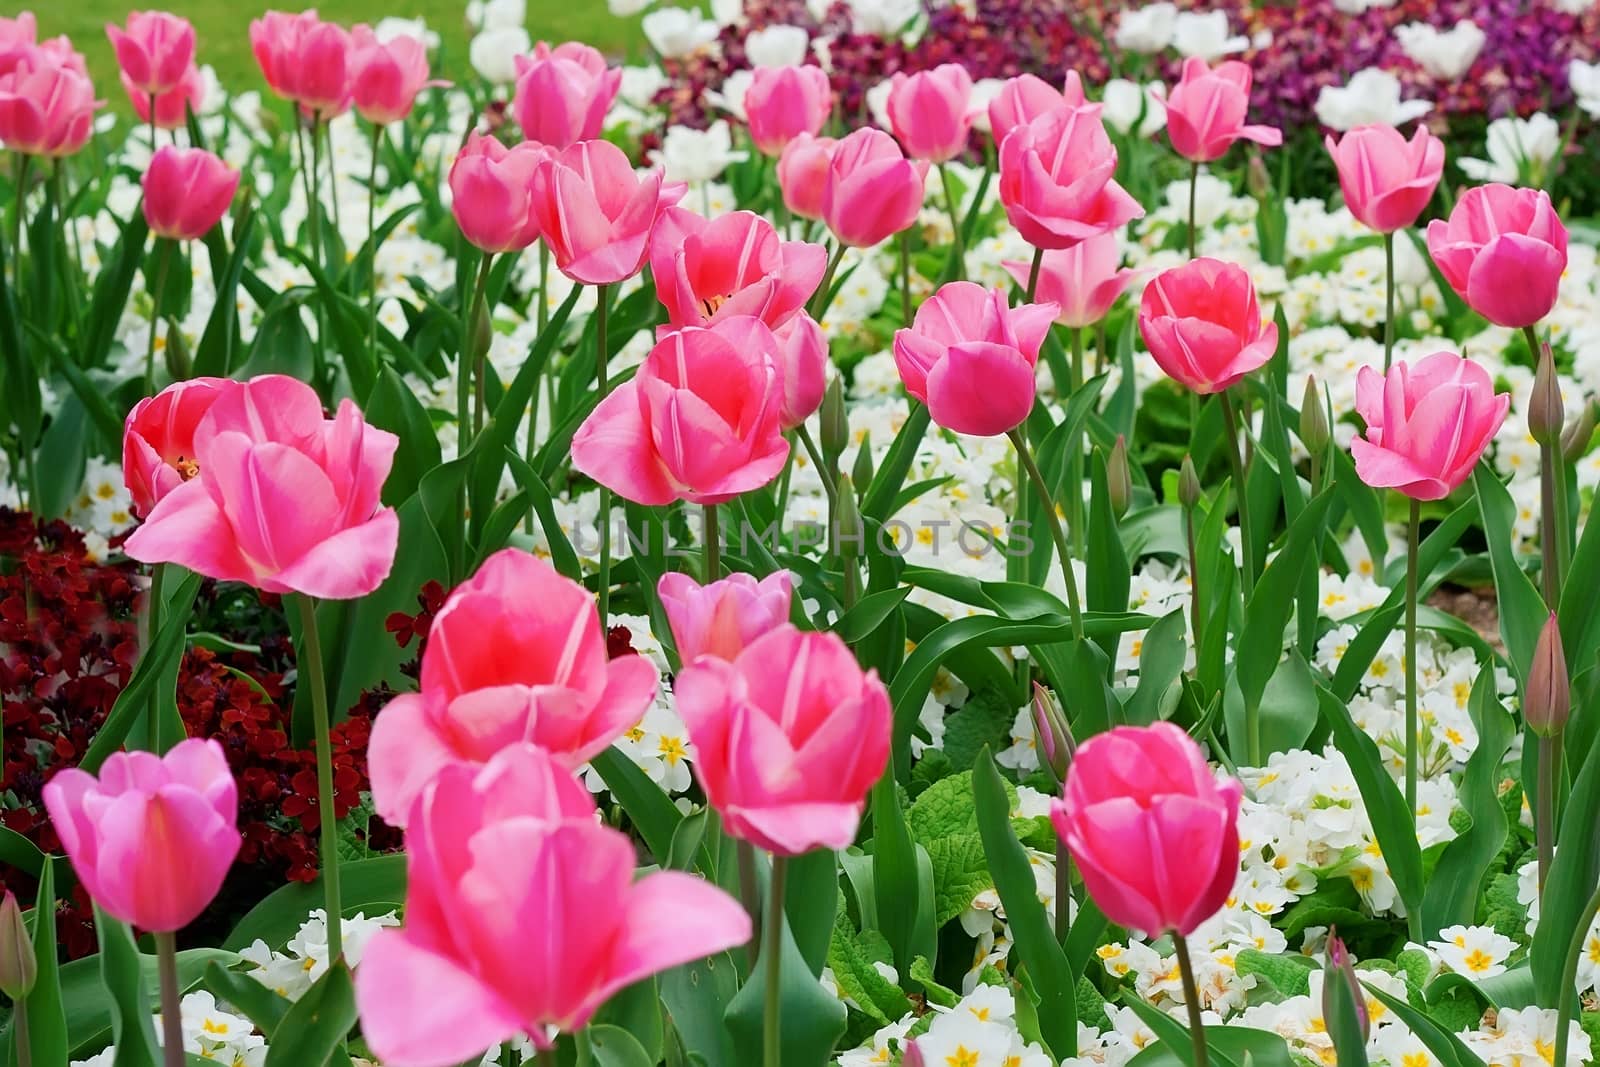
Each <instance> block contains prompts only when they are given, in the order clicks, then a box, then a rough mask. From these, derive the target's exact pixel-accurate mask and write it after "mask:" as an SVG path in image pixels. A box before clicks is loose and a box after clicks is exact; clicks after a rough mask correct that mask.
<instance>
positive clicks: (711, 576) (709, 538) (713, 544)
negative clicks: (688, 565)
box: [701, 504, 722, 585]
mask: <svg viewBox="0 0 1600 1067" xmlns="http://www.w3.org/2000/svg"><path fill="white" fill-rule="evenodd" d="M701 511H702V514H704V515H705V519H706V521H705V529H704V531H703V533H704V536H705V541H706V543H705V544H704V545H702V546H701V547H702V548H704V549H705V565H706V572H705V573H706V579H705V580H706V584H707V585H710V584H711V583H712V582H714V581H716V580H717V579H718V578H721V577H722V530H721V529H720V528H719V527H718V526H717V506H716V505H715V504H707V505H705V506H704V507H703V508H702V509H701Z"/></svg>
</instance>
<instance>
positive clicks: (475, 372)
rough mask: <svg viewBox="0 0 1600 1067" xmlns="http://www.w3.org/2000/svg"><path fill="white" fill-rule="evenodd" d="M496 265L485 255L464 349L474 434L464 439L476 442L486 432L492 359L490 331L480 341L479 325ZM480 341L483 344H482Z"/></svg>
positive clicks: (490, 257) (486, 309)
mask: <svg viewBox="0 0 1600 1067" xmlns="http://www.w3.org/2000/svg"><path fill="white" fill-rule="evenodd" d="M493 264H494V255H493V253H490V252H485V253H484V254H483V263H482V265H481V266H479V268H478V284H477V286H476V288H475V289H474V291H473V294H472V313H471V315H470V316H469V321H468V323H467V336H466V339H465V343H464V345H463V349H464V350H465V351H466V352H468V353H470V354H471V358H470V359H469V360H468V361H467V369H468V370H469V371H470V372H471V374H472V381H471V386H470V392H471V393H472V433H471V434H470V435H465V436H463V441H465V440H466V439H467V437H468V436H470V437H471V438H473V439H476V437H477V436H478V433H479V432H480V431H481V430H482V429H483V422H484V418H485V415H486V411H485V409H486V408H487V407H488V388H489V384H488V382H486V381H485V380H484V379H485V378H486V377H487V375H486V374H485V373H484V364H485V363H486V362H487V361H488V358H489V338H488V336H487V334H488V331H487V330H486V331H484V333H485V336H484V337H482V338H481V339H480V338H479V336H478V323H479V322H481V321H484V317H485V316H486V315H487V314H488V306H487V305H488V302H489V268H490V267H491V266H493ZM480 341H481V343H480Z"/></svg>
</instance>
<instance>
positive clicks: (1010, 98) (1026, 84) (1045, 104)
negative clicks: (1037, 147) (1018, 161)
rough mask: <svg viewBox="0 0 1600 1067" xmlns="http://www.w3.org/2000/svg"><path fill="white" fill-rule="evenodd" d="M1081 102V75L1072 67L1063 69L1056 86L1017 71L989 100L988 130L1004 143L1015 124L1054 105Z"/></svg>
mask: <svg viewBox="0 0 1600 1067" xmlns="http://www.w3.org/2000/svg"><path fill="white" fill-rule="evenodd" d="M1085 103H1087V100H1086V99H1085V97H1084V95H1083V79H1082V78H1080V77H1078V72H1077V71H1075V70H1069V71H1067V80H1066V84H1065V85H1063V86H1062V87H1061V88H1060V89H1056V88H1055V87H1054V86H1052V85H1051V84H1050V83H1049V82H1047V81H1045V80H1044V79H1043V78H1039V77H1036V76H1034V75H1032V74H1019V75H1017V76H1016V77H1015V78H1007V79H1006V83H1005V84H1004V85H1003V86H1001V87H1000V92H999V94H998V95H996V96H995V98H994V99H993V100H990V101H989V132H990V133H991V134H992V135H993V137H994V143H995V146H996V147H998V146H1000V145H1002V144H1004V143H1005V140H1006V134H1008V133H1010V132H1011V131H1012V130H1014V129H1016V128H1017V127H1018V126H1026V125H1027V124H1028V123H1030V122H1032V121H1033V120H1034V119H1036V118H1038V117H1039V116H1041V115H1047V114H1049V113H1050V112H1052V111H1055V110H1056V109H1057V108H1061V107H1069V108H1075V107H1082V106H1083V105H1084V104H1085Z"/></svg>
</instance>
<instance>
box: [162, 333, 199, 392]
mask: <svg viewBox="0 0 1600 1067" xmlns="http://www.w3.org/2000/svg"><path fill="white" fill-rule="evenodd" d="M166 336H167V346H166V348H165V349H164V350H163V353H162V354H163V355H164V356H165V357H166V362H167V373H168V374H170V375H172V380H173V381H175V382H181V381H184V380H185V379H186V378H188V377H189V374H190V372H191V370H192V368H193V366H194V361H193V360H191V359H190V358H189V342H187V341H185V340H184V339H183V330H182V328H181V327H179V325H178V322H177V320H176V319H168V320H167V335H166Z"/></svg>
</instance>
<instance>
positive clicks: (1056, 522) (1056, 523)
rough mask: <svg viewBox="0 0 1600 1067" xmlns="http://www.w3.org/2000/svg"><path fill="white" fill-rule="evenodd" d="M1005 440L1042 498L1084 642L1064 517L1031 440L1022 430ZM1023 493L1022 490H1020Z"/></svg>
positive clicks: (1076, 631) (1075, 628) (1075, 627)
mask: <svg viewBox="0 0 1600 1067" xmlns="http://www.w3.org/2000/svg"><path fill="white" fill-rule="evenodd" d="M1006 436H1007V437H1009V438H1011V443H1012V445H1013V446H1015V447H1016V450H1017V461H1018V462H1019V463H1021V464H1022V469H1023V470H1024V471H1026V472H1027V475H1028V480H1029V481H1031V482H1032V483H1033V489H1034V492H1035V493H1037V494H1038V496H1039V510H1041V511H1043V512H1044V517H1045V522H1046V524H1048V525H1049V527H1050V536H1051V537H1052V538H1053V539H1054V540H1055V543H1056V555H1057V556H1058V557H1059V558H1060V560H1061V572H1062V579H1063V580H1064V581H1065V582H1066V585H1067V610H1068V611H1069V612H1070V613H1071V615H1072V636H1073V639H1074V640H1078V641H1081V640H1083V610H1082V608H1080V607H1079V606H1078V577H1077V575H1076V574H1074V573H1073V570H1072V549H1071V548H1069V547H1068V546H1067V535H1066V532H1065V531H1064V530H1062V528H1061V516H1059V515H1057V514H1056V504H1055V501H1054V500H1053V499H1051V497H1050V487H1049V486H1048V485H1046V484H1045V480H1044V475H1043V474H1040V473H1039V465H1038V464H1037V463H1035V462H1034V461H1033V455H1032V454H1031V453H1030V452H1029V451H1028V439H1027V438H1026V437H1024V436H1023V434H1022V427H1021V426H1018V427H1017V428H1016V429H1014V430H1009V431H1007V433H1006ZM1017 491H1018V492H1021V491H1022V487H1021V486H1018V487H1017Z"/></svg>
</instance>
